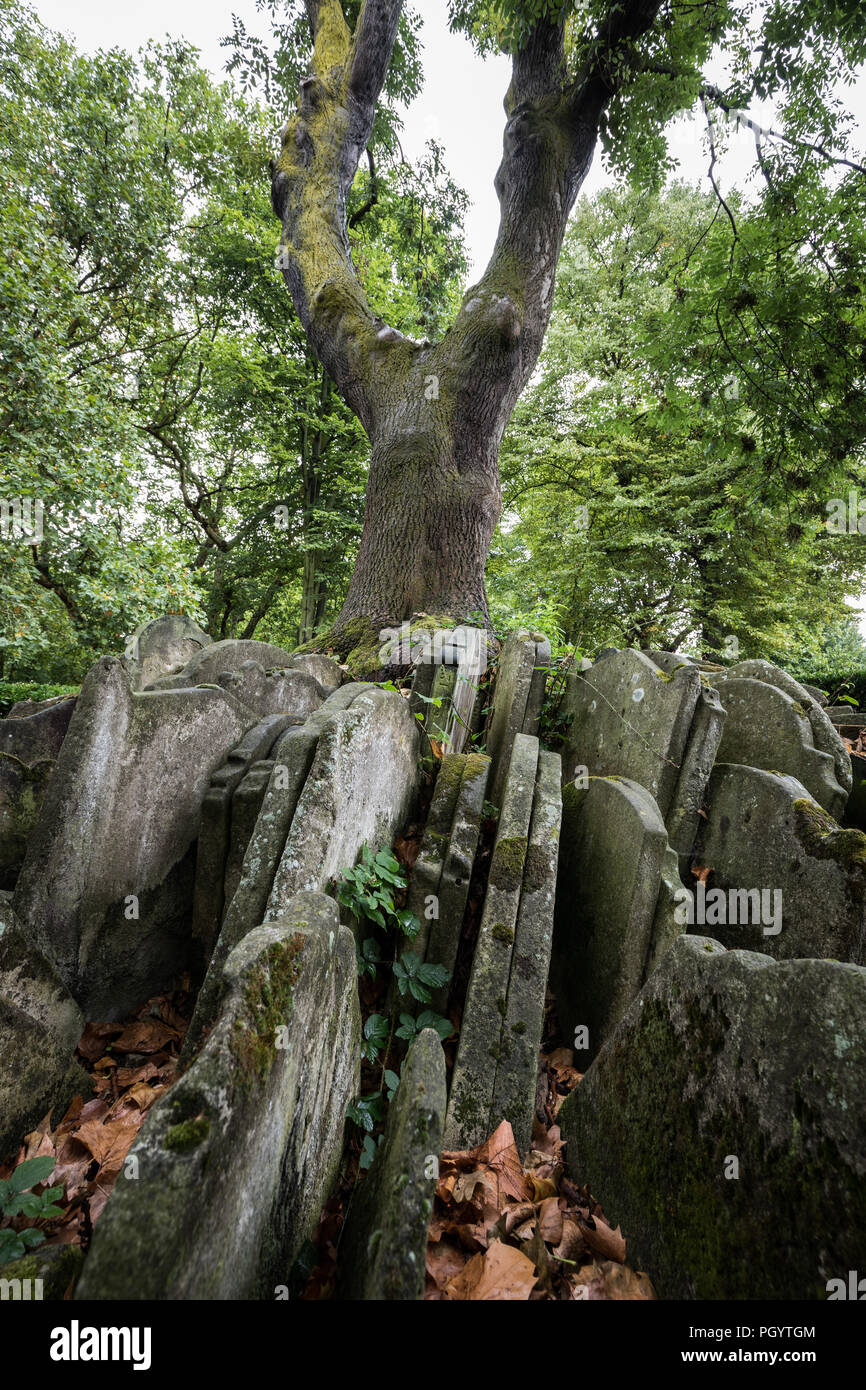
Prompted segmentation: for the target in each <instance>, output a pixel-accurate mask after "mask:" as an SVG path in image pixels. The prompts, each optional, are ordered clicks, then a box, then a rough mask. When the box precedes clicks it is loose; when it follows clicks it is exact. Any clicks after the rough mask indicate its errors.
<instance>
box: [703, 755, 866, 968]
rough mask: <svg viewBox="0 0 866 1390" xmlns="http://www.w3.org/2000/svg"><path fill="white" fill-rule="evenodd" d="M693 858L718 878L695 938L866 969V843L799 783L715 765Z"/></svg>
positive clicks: (710, 882) (712, 881)
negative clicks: (705, 936) (700, 934)
mask: <svg viewBox="0 0 866 1390" xmlns="http://www.w3.org/2000/svg"><path fill="white" fill-rule="evenodd" d="M695 856H696V860H697V863H698V864H699V865H701V866H704V867H706V868H709V869H712V874H711V875H710V876H709V877H708V878H707V880H706V886H705V889H704V891H703V892H701V893H698V892H696V895H695V910H696V915H697V916H698V918H699V920H697V921H696V922H695V923H694V930H696V931H699V932H702V931H706V932H710V931H711V932H712V933H713V935H714V936H715V937H718V939H719V940H720V941H722V943H723V944H724V945H726V946H728V947H730V948H736V949H743V950H757V949H759V948H760V950H761V951H763V952H764V953H766V954H767V955H770V956H776V957H778V958H780V959H782V958H784V959H790V958H792V957H798V956H823V957H831V958H834V959H837V960H848V961H854V962H856V963H857V964H859V965H866V835H864V834H863V833H862V832H861V831H859V830H843V829H842V828H841V827H840V826H839V825H838V824H837V823H836V821H834V820H833V818H832V816H830V815H828V814H827V812H826V811H824V810H823V808H822V807H820V806H819V805H817V803H816V802H815V801H814V800H813V799H812V798H811V797H810V796H809V794H808V792H807V791H806V788H805V787H804V786H803V785H802V784H801V783H800V782H797V780H796V779H795V778H793V777H786V776H783V775H782V774H781V773H779V772H764V771H762V770H760V769H758V768H754V767H741V766H739V765H737V764H731V763H717V764H716V767H715V769H714V770H713V775H712V777H711V778H710V785H709V792H708V799H707V813H706V819H705V820H704V821H703V822H702V827H701V833H700V837H699V839H698V843H697V845H696V848H695ZM714 891H715V892H717V893H721V894H722V895H723V896H722V898H719V897H712V898H711V896H710V895H711V894H712V893H713V892H714ZM732 895H735V896H732Z"/></svg>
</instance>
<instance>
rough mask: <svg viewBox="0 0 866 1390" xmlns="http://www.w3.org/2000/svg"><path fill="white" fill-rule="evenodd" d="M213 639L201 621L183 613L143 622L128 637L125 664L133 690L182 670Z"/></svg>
mask: <svg viewBox="0 0 866 1390" xmlns="http://www.w3.org/2000/svg"><path fill="white" fill-rule="evenodd" d="M210 645H211V639H210V637H208V635H207V633H206V632H203V631H202V629H201V628H200V627H199V625H198V623H195V622H193V620H192V618H188V617H185V616H184V615H183V614H181V613H167V614H166V615H165V616H164V617H162V618H154V619H152V621H150V622H147V623H142V625H141V627H139V628H138V629H137V630H136V632H134V633H133V635H132V637H131V638H130V639H129V641H128V643H127V648H126V655H125V657H124V665H125V667H126V669H127V672H128V674H129V679H130V683H131V685H132V688H133V690H145V689H146V688H147V687H148V686H149V685H152V684H153V682H154V681H158V680H160V679H162V677H164V676H170V675H173V674H174V673H175V672H177V671H180V670H182V669H183V667H184V666H185V665H186V664H187V662H188V661H190V660H191V659H192V658H193V657H194V656H195V655H196V654H197V653H198V652H200V651H201V650H202V648H203V647H209V646H210Z"/></svg>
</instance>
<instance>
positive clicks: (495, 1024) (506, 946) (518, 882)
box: [444, 733, 539, 1149]
mask: <svg viewBox="0 0 866 1390" xmlns="http://www.w3.org/2000/svg"><path fill="white" fill-rule="evenodd" d="M538 753H539V748H538V739H537V738H535V737H533V736H532V735H530V734H520V733H518V734H516V735H515V737H514V740H513V742H512V747H511V761H510V766H509V769H508V776H507V777H506V780H505V791H504V795H503V799H502V811H501V814H500V817H499V826H498V829H497V835H496V844H495V845H494V848H493V855H492V857H491V861H490V875H489V879H488V883H487V893H486V895H485V899H484V908H483V911H482V914H481V925H480V928H479V932H478V941H477V943H476V946H475V954H474V956H473V960H472V973H471V975H470V978H469V987H468V989H467V991H466V1005H465V1008H464V1011H463V1026H462V1028H461V1031H460V1042H459V1045H458V1049H457V1060H456V1062H455V1064H454V1073H453V1076H452V1078H451V1094H450V1096H449V1100H448V1115H447V1119H446V1124H445V1141H444V1143H445V1148H447V1149H468V1148H474V1147H475V1146H476V1145H477V1144H481V1143H483V1141H484V1140H485V1139H486V1138H487V1137H488V1135H489V1134H490V1133H491V1132H492V1130H493V1129H494V1128H495V1127H496V1120H495V1118H494V1117H493V1088H494V1084H495V1080H496V1068H497V1064H498V1061H499V1053H500V1046H499V1044H500V1037H501V1033H502V1022H503V1010H504V1009H505V1007H506V1004H505V1001H506V998H507V994H508V982H509V979H510V976H511V968H512V960H513V956H514V936H515V929H516V927H517V917H518V910H519V906H520V894H521V888H522V885H523V876H524V865H525V862H526V858H527V846H528V836H529V828H530V820H531V815H532V804H533V800H534V796H535V782H536V774H537V769H538ZM500 1118H501V1117H500ZM491 1120H492V1121H493V1122H492V1123H491Z"/></svg>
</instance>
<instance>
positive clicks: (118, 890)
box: [14, 657, 254, 1018]
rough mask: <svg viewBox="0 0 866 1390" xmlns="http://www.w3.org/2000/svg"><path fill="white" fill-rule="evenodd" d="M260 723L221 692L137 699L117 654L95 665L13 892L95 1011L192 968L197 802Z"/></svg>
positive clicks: (35, 935) (129, 1001)
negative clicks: (236, 747)
mask: <svg viewBox="0 0 866 1390" xmlns="http://www.w3.org/2000/svg"><path fill="white" fill-rule="evenodd" d="M253 722H254V716H253V715H252V714H251V713H250V712H249V711H248V710H246V709H245V708H244V706H242V705H240V704H238V703H237V701H235V700H234V699H233V698H232V697H231V696H230V695H228V694H226V692H225V691H222V690H212V689H205V690H196V691H189V690H182V691H167V692H154V693H147V692H145V693H133V692H132V690H131V689H130V686H129V680H128V678H127V675H126V673H125V671H124V669H123V667H122V665H121V663H120V662H119V661H116V660H114V659H113V658H108V657H106V658H103V659H102V660H101V661H98V662H97V663H96V665H95V666H94V667H92V669H91V670H90V672H89V673H88V675H87V678H86V680H85V682H84V686H83V688H82V692H81V695H80V696H79V698H78V702H77V704H76V708H75V713H74V715H73V717H72V721H71V723H70V725H69V731H68V733H67V736H66V738H65V740H64V742H63V746H62V748H61V751H60V755H59V757H58V760H57V769H56V775H55V776H54V777H53V778H52V780H51V783H50V785H49V790H48V793H47V795H46V797H45V800H44V802H43V805H42V809H41V812H40V816H39V821H38V824H37V826H36V829H35V830H34V832H33V834H32V836H31V838H30V842H29V846H28V850H27V857H26V859H25V862H24V867H23V869H22V871H21V875H20V877H19V879H18V883H17V885H16V889H15V897H14V907H15V910H16V912H17V913H18V915H19V917H20V918H21V920H22V922H23V924H24V926H25V928H26V930H27V932H28V934H29V935H30V936H31V937H32V939H33V941H34V942H35V944H36V945H37V946H38V947H39V948H40V950H42V952H43V953H44V954H45V955H46V956H47V957H48V959H49V960H51V961H52V962H53V964H54V965H55V966H56V967H57V969H58V971H59V973H60V976H61V978H62V979H63V981H64V983H65V984H66V986H67V987H68V989H69V990H70V992H71V993H72V995H73V996H74V997H75V999H76V1000H77V1001H78V1003H79V1004H80V1005H81V1007H82V1008H83V1009H84V1010H85V1013H86V1014H87V1016H88V1017H91V1018H93V1017H97V1018H122V1017H123V1016H124V1015H125V1013H126V1012H127V1011H128V1010H129V1009H130V1008H131V1007H133V1006H135V1005H138V1004H140V1003H142V1001H143V1000H145V999H147V998H148V996H149V995H150V994H153V993H155V992H156V990H158V989H160V988H162V987H163V986H164V985H165V984H166V983H167V982H168V981H169V980H170V979H171V978H172V977H173V976H174V975H175V974H176V973H177V971H179V970H181V969H183V968H184V967H185V966H186V964H187V962H188V959H189V953H190V940H191V918H192V902H193V881H194V872H195V842H196V840H197V838H198V832H199V821H200V815H201V803H202V799H203V797H204V794H205V792H206V790H207V787H208V785H209V783H210V779H211V776H212V774H213V773H214V772H215V770H216V769H217V767H219V765H220V764H221V763H222V762H223V761H224V759H225V756H226V754H227V752H228V751H229V749H230V748H232V747H233V746H234V745H235V744H237V742H238V741H239V739H240V738H241V736H242V735H243V734H244V733H245V732H246V730H247V729H248V728H249V727H250V725H251V724H252V723H253ZM133 900H136V901H133ZM136 912H137V916H136V915H135V913H136Z"/></svg>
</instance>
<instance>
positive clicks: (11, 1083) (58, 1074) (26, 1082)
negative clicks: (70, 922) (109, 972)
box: [0, 901, 92, 1158]
mask: <svg viewBox="0 0 866 1390" xmlns="http://www.w3.org/2000/svg"><path fill="white" fill-rule="evenodd" d="M83 1027H84V1019H83V1017H82V1014H81V1010H80V1009H79V1008H78V1005H77V1004H76V1003H75V1001H74V999H72V997H71V996H70V994H69V992H68V990H66V988H65V987H64V985H63V982H62V981H61V979H60V977H59V975H58V974H57V971H56V970H55V969H54V967H53V966H52V965H51V963H50V962H49V961H47V960H46V959H45V958H44V956H43V955H42V954H41V953H40V952H39V951H38V950H37V949H36V948H35V946H34V945H33V943H32V941H30V940H29V938H28V936H27V933H26V932H25V930H24V928H23V927H22V925H21V923H20V922H19V920H18V918H17V917H16V915H15V913H14V912H13V911H12V909H11V908H10V907H9V905H8V903H7V902H5V901H2V902H0V1158H3V1157H4V1156H5V1155H6V1153H7V1151H9V1150H10V1149H13V1148H16V1147H17V1146H18V1144H20V1143H21V1140H22V1139H23V1138H24V1135H25V1134H26V1133H27V1132H28V1131H29V1130H30V1129H31V1128H32V1127H33V1126H34V1125H35V1124H37V1123H38V1122H39V1121H40V1120H41V1119H42V1118H43V1116H44V1115H45V1114H46V1113H47V1112H48V1111H49V1110H52V1109H54V1110H59V1111H61V1112H62V1110H65V1109H66V1107H67V1105H68V1104H69V1101H70V1100H71V1099H72V1097H73V1096H74V1095H76V1094H79V1093H80V1094H84V1095H89V1093H90V1091H91V1090H92V1083H91V1080H90V1078H89V1076H88V1075H87V1073H86V1072H85V1071H83V1070H82V1068H81V1067H79V1066H78V1064H77V1063H76V1062H75V1060H74V1057H73V1053H74V1051H75V1047H76V1044H77V1043H78V1039H79V1038H80V1036H81V1032H82V1029H83ZM59 1117H60V1116H59V1114H56V1115H55V1120H56V1119H59Z"/></svg>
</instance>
